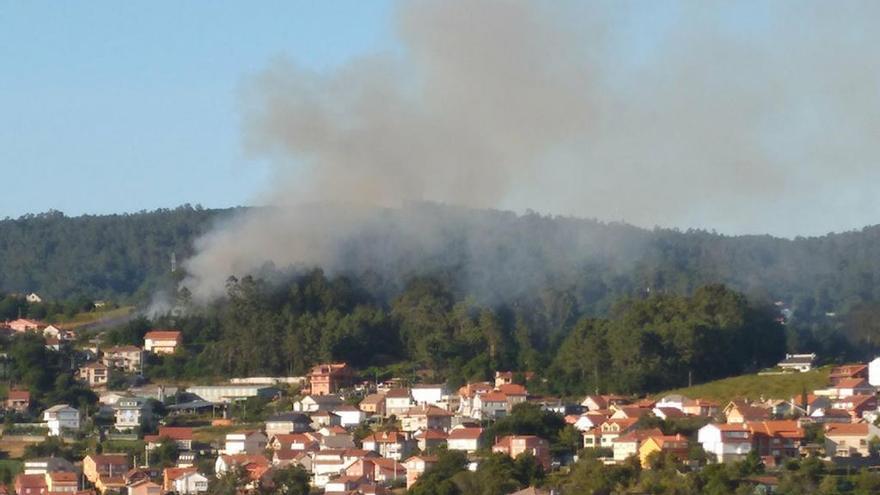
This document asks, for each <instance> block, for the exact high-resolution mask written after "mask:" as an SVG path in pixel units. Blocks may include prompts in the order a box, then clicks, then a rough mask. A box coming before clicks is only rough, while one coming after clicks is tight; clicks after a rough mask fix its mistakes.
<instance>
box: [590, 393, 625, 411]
mask: <svg viewBox="0 0 880 495" xmlns="http://www.w3.org/2000/svg"><path fill="white" fill-rule="evenodd" d="M628 403H630V400H629V399H628V398H626V397H623V396H621V395H588V396H586V397H584V400H582V401H581V406H583V407H585V408H587V410H588V411H604V410H607V409H610V408H611V406H615V405H622V404H628Z"/></svg>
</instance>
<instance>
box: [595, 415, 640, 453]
mask: <svg viewBox="0 0 880 495" xmlns="http://www.w3.org/2000/svg"><path fill="white" fill-rule="evenodd" d="M638 421H639V420H638V419H637V418H623V419H609V420H608V421H606V422H604V423H602V424H601V425H600V426H599V430H598V431H596V432H595V433H593V434H592V435H590V434H589V433H590V432H587V433H585V434H584V447H608V448H613V446H614V444H613V442H614V439H615V438H617V437H619V436H621V435H625V434H627V433H629V432H631V431H633V430H635V428H636V423H638ZM591 437H592V438H593V439H594V440H593V443H591V444H590V443H589V442H588V441H589V439H590V438H591ZM596 437H598V443H596V440H595V439H596Z"/></svg>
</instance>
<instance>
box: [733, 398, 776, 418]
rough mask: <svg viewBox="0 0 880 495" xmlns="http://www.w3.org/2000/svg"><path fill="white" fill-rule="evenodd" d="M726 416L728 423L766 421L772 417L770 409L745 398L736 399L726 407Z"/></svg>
mask: <svg viewBox="0 0 880 495" xmlns="http://www.w3.org/2000/svg"><path fill="white" fill-rule="evenodd" d="M724 416H725V417H726V418H727V422H728V423H749V422H753V421H765V420H768V419H770V410H769V409H767V408H765V407H761V406H757V405H754V404H750V403H748V402H746V401H744V400H734V401H731V402H730V403H729V404H727V407H725V408H724Z"/></svg>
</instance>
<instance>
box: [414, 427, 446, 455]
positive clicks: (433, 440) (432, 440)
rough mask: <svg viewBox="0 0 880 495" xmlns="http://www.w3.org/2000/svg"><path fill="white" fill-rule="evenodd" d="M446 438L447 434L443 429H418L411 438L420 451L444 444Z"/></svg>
mask: <svg viewBox="0 0 880 495" xmlns="http://www.w3.org/2000/svg"><path fill="white" fill-rule="evenodd" d="M447 438H449V435H448V434H447V433H446V432H445V431H443V430H430V429H429V430H419V431H417V432H416V434H415V435H413V439H414V440H415V441H416V444H417V445H418V446H419V450H421V451H422V452H424V451H426V450H429V449H430V450H433V449H436V448H438V447H440V446H443V445H446V439H447Z"/></svg>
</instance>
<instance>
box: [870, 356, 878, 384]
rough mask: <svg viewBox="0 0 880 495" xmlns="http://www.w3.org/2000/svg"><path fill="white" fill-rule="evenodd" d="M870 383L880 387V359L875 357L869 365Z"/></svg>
mask: <svg viewBox="0 0 880 495" xmlns="http://www.w3.org/2000/svg"><path fill="white" fill-rule="evenodd" d="M868 383H870V384H871V385H873V386H875V387H880V357H875V358H874V359H873V360H872V361H871V362H870V363H868Z"/></svg>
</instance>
